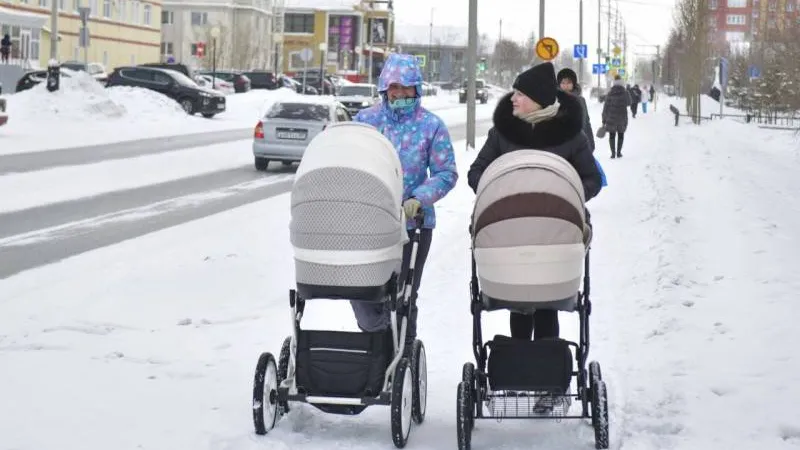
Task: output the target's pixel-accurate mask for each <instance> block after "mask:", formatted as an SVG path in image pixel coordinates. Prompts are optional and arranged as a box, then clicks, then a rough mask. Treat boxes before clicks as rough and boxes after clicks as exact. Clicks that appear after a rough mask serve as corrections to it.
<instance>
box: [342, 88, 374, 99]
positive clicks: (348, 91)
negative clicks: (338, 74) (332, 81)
mask: <svg viewBox="0 0 800 450" xmlns="http://www.w3.org/2000/svg"><path fill="white" fill-rule="evenodd" d="M339 95H342V96H347V95H360V96H363V97H372V86H342V88H341V90H340V91H339Z"/></svg>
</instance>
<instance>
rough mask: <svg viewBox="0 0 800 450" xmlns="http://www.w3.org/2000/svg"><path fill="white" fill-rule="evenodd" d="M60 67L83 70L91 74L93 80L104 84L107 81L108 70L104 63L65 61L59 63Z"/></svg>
mask: <svg viewBox="0 0 800 450" xmlns="http://www.w3.org/2000/svg"><path fill="white" fill-rule="evenodd" d="M61 68H62V69H64V68H66V69H70V70H74V71H75V72H77V71H79V70H80V71H83V72H86V73H88V74H89V75H91V76H92V78H94V79H95V80H97V81H98V82H100V83H101V84H103V85H105V84H106V83H107V82H108V72H106V68H105V66H104V65H102V64H100V63H93V62H92V63H89V64H86V63H83V62H81V61H65V62H63V63H61Z"/></svg>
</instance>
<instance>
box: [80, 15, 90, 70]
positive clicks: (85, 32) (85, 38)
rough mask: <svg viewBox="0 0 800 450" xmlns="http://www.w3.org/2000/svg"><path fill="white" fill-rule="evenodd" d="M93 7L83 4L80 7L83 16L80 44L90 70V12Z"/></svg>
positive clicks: (84, 61) (87, 67) (87, 68)
mask: <svg viewBox="0 0 800 450" xmlns="http://www.w3.org/2000/svg"><path fill="white" fill-rule="evenodd" d="M91 10H92V9H91V8H90V7H88V6H81V7H79V8H78V13H79V14H80V16H81V29H80V39H79V40H80V42H79V44H80V46H81V47H83V63H84V64H86V70H89V40H90V37H89V27H87V23H88V22H89V14H90V12H91Z"/></svg>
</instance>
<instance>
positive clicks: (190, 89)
mask: <svg viewBox="0 0 800 450" xmlns="http://www.w3.org/2000/svg"><path fill="white" fill-rule="evenodd" d="M113 86H132V87H142V88H146V89H150V90H153V91H156V92H159V93H161V94H164V95H166V96H167V97H170V98H172V99H174V100H175V101H176V102H178V103H179V104H180V105H181V107H182V108H183V110H184V111H186V114H189V115H193V114H195V113H200V114H202V115H203V117H206V118H208V119H210V118H212V117H214V116H215V115H217V114H219V113H221V112H224V111H225V104H226V103H225V96H224V95H222V94H220V93H219V92H216V91H213V90H211V89H206V88H202V87H200V86H198V85H197V83H195V82H194V81H192V79H190V78H189V77H187V76H186V75H184V74H182V73H180V72H176V71H174V70H170V69H158V68H155V67H143V66H127V67H117V68H116V69H114V71H113V72H112V73H111V75H110V76H109V77H108V87H113Z"/></svg>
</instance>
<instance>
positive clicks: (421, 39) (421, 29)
mask: <svg viewBox="0 0 800 450" xmlns="http://www.w3.org/2000/svg"><path fill="white" fill-rule="evenodd" d="M468 32H469V30H468V29H467V27H454V26H434V27H433V33H431V29H430V26H429V25H413V24H408V23H402V22H397V23H396V24H395V26H394V34H395V38H394V41H395V42H396V43H398V44H401V45H402V44H406V45H428V43H429V42H430V41H431V36H432V37H433V39H432V41H433V44H434V45H437V44H438V45H452V46H456V47H466V46H467V37H468Z"/></svg>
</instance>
